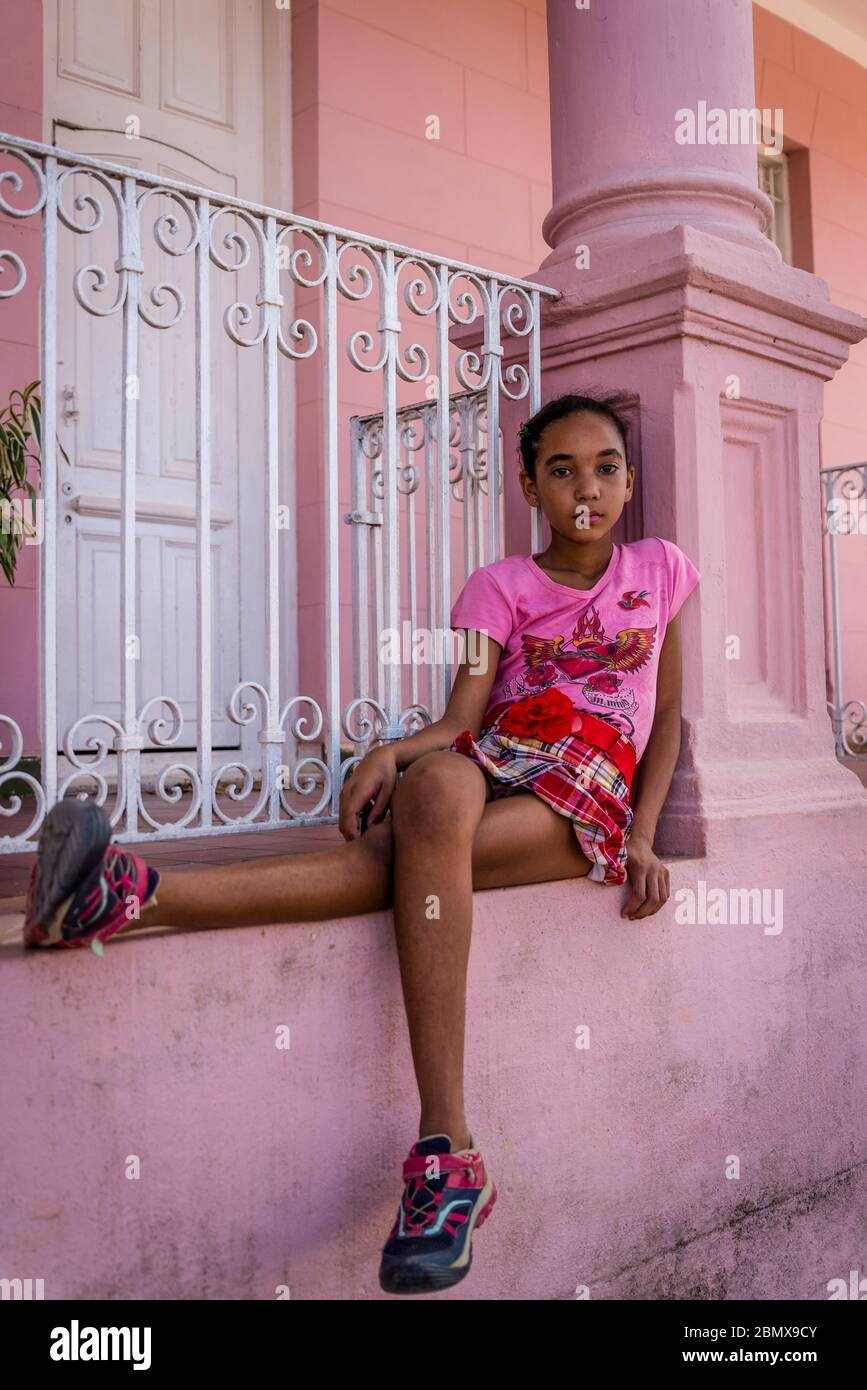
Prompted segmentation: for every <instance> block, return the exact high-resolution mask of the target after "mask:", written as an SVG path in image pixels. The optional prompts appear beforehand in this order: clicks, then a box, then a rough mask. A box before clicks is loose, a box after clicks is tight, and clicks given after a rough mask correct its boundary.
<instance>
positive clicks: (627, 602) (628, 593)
mask: <svg viewBox="0 0 867 1390" xmlns="http://www.w3.org/2000/svg"><path fill="white" fill-rule="evenodd" d="M649 593H650V590H649V589H642V590H641V593H640V594H637V593H636V592H635V590H634V589H624V591H623V598H622V599H619V600H618V607H619V608H649V607H650V604H649V603H648V602H647V595H648V594H649Z"/></svg>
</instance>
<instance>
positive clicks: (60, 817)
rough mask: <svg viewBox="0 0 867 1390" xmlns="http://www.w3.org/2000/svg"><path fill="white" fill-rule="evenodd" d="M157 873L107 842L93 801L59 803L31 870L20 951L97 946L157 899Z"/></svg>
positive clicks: (99, 811)
mask: <svg viewBox="0 0 867 1390" xmlns="http://www.w3.org/2000/svg"><path fill="white" fill-rule="evenodd" d="M159 880H160V875H159V873H158V871H157V870H156V869H152V868H150V867H149V865H147V864H146V863H145V861H144V860H143V859H141V858H140V857H139V856H138V855H137V854H132V853H131V852H130V851H129V850H126V849H122V848H121V847H120V846H119V845H113V844H112V843H111V825H110V824H109V821H108V817H107V816H106V814H105V812H104V811H103V809H102V807H101V806H97V805H96V803H95V802H93V801H72V800H70V801H59V802H58V803H57V805H56V806H52V808H51V810H50V811H49V813H48V815H47V816H46V818H45V824H44V826H43V827H42V834H41V835H40V837H39V847H38V849H37V851H36V861H35V863H34V865H33V868H32V869H31V871H30V884H29V887H28V890H27V906H26V908H25V913H24V945H25V946H90V947H92V949H93V950H94V951H95V952H96V954H97V955H102V944H103V942H105V941H107V940H108V938H109V937H110V936H114V935H115V933H116V932H119V931H120V930H121V929H122V928H123V927H125V926H128V925H129V923H130V921H131V920H132V919H131V918H130V917H129V916H128V904H129V899H130V898H131V897H135V898H137V899H138V903H139V911H141V909H142V908H143V907H145V906H146V905H147V906H151V905H152V904H153V903H155V902H156V898H155V897H154V894H155V892H156V888H157V884H158V883H159Z"/></svg>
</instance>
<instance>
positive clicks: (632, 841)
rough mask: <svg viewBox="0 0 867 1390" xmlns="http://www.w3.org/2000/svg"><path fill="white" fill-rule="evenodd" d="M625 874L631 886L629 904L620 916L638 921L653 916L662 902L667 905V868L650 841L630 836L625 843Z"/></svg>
mask: <svg viewBox="0 0 867 1390" xmlns="http://www.w3.org/2000/svg"><path fill="white" fill-rule="evenodd" d="M626 855H627V860H626V873H627V875H628V877H629V882H630V884H631V885H632V894H631V896H630V898H629V901H628V902H627V903H626V904H625V906H624V907H623V908H622V910H621V913H620V915H621V917H628V918H629V919H630V921H632V922H637V921H638V919H639V918H640V917H652V916H653V913H654V912H658V911H659V909H660V908H661V907H662V905H663V903H666V902H668V895H669V887H670V885H669V875H668V869H667V868H666V867H665V865H664V864H663V863H662V861H661V860H659V859H657V857H656V855H655V854H654V853H653V849H652V847H651V844H650V841H649V840H647V839H645V838H644V837H642V836H640V835H639V836H638V838H636V837H635V836H630V838H629V839H628V840H627V841H626Z"/></svg>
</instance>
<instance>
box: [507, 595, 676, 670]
mask: <svg viewBox="0 0 867 1390" xmlns="http://www.w3.org/2000/svg"><path fill="white" fill-rule="evenodd" d="M655 639H656V625H655V624H654V626H653V627H627V628H624V629H623V630H622V631H621V632H618V634H617V636H616V637H615V639H614V641H613V642H611V641H608V640H607V639H606V637H605V632H604V629H603V626H602V622H601V620H600V618H599V614H598V613H597V611H596V609H595V608H592V609H591V610H590V613H589V615H585V617H584V618H583V619H582V621H581V622H580V623H578V624H577V625H576V627H575V629H574V631H573V633H572V638H571V643H567V641H566V639H565V638H564V637H553V638H552V637H534V636H531V635H530V634H529V633H528V634H526V635H525V636H524V637H522V638H521V647H522V650H523V654H524V665H525V669H526V672H527V674H528V675H529V676H530V679H531V681H532V673H533V671H534V668H539V667H554V668H555V669H556V670H557V671H559V672H560V673H561V674H562V675H563V676H565V678H566V680H570V681H575V680H580V679H581V677H582V676H593V675H594V673H596V672H606V673H608V676H609V677H610V678H611V680H610V681H609V682H606V684H614V685H615V688H616V685H617V684H619V681H618V680H617V678H618V677H619V676H622V675H625V674H627V673H628V672H631V671H637V670H639V668H640V667H642V666H644V664H645V663H646V662H647V661H649V660H650V655H651V652H652V651H653V644H654V641H655ZM588 683H589V684H591V685H592V684H593V681H590V682H588Z"/></svg>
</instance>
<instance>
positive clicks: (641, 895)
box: [620, 869, 646, 917]
mask: <svg viewBox="0 0 867 1390" xmlns="http://www.w3.org/2000/svg"><path fill="white" fill-rule="evenodd" d="M645 877H646V876H645V874H644V873H643V872H642V871H641V870H639V869H636V870H634V872H633V876H632V880H631V882H632V897H631V898H630V899H629V902H628V903H627V904H626V906H625V907H624V909H623V911H622V912H621V914H620V915H621V917H631V916H632V915H633V913H634V912H635V910H636V908H637V907H639V906H640V905H641V904H642V903H643V902H644V899H645V891H644V884H645Z"/></svg>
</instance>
